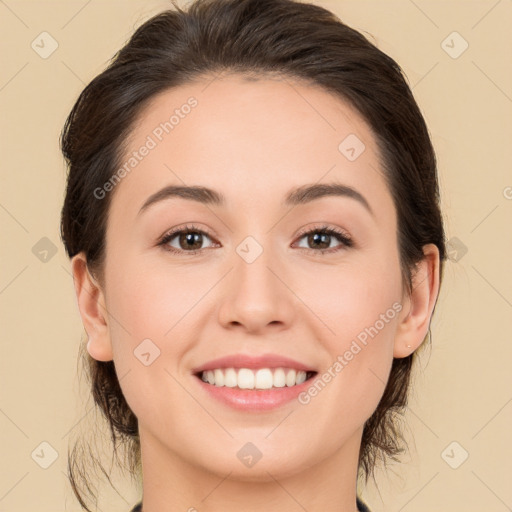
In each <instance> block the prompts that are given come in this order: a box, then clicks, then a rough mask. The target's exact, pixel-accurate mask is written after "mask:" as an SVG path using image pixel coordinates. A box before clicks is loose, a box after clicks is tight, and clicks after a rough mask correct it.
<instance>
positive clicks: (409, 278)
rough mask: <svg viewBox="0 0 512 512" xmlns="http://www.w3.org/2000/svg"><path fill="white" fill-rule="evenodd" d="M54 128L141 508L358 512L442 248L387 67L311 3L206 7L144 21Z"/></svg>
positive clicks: (97, 369) (389, 427)
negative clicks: (361, 480) (360, 486)
mask: <svg viewBox="0 0 512 512" xmlns="http://www.w3.org/2000/svg"><path fill="white" fill-rule="evenodd" d="M61 142H62V150H63V154H64V156H65V158H66V160H67V163H68V165H69V177H68V183H67V192H66V197H65V201H64V206H63V210H62V224H61V231H62V238H63V241H64V244H65V246H66V250H67V252H68V255H69V257H70V258H71V263H72V271H73V276H74V281H75V289H76V294H77V299H78V305H79V309H80V314H81V317H82V321H83V324H84V327H85V329H86V331H87V335H88V341H87V346H86V353H85V354H84V356H85V358H86V362H87V363H88V370H89V372H90V376H91V380H92V391H93V396H94V399H95V402H96V403H97V404H98V405H99V407H100V409H101V410H102V412H103V413H104V415H105V417H106V419H107V420H108V422H109V425H110V427H111V432H112V440H113V442H114V447H115V448H116V447H117V443H118V442H119V441H123V442H124V444H125V446H126V447H127V450H128V465H129V468H130V471H131V472H132V474H133V475H135V476H141V477H142V488H143V496H142V501H141V503H139V504H138V505H136V507H135V508H133V511H138V510H144V512H156V511H158V512H163V511H175V510H190V511H192V510H201V511H202V510H204V511H218V510H222V511H224V512H226V511H229V510H235V509H236V510H244V511H260V510H267V509H268V508H269V505H270V506H271V508H272V510H297V509H298V507H302V508H303V509H305V510H311V511H313V510H332V511H346V512H354V511H356V510H358V511H364V510H368V508H367V505H366V504H365V503H363V501H362V500H361V499H360V498H359V497H358V492H357V483H358V477H362V476H364V477H365V478H366V480H367V479H368V478H369V477H370V476H371V475H373V472H374V469H375V467H376V465H377V462H378V461H379V460H380V459H383V458H384V457H392V458H395V457H396V455H397V454H398V453H399V452H400V451H401V450H402V441H403V440H402V439H401V433H400V430H399V428H398V426H397V424H396V416H397V413H400V412H401V411H402V410H403V409H404V407H405V405H406V403H407V392H408V384H409V379H410V373H411V369H412V362H413V358H414V354H415V351H416V350H417V349H418V348H419V347H421V346H422V344H423V342H424V341H425V339H426V338H427V335H428V330H429V325H430V320H431V317H432V314H433V311H434V308H435V303H436V300H437V296H438V293H439V286H440V282H441V279H442V269H443V263H444V260H445V238H444V231H443V225H442V217H441V213H440V208H439V191H438V182H437V170H436V159H435V154H434V150H433V148H432V144H431V141H430V138H429V134H428V130H427V128H426V125H425V122H424V119H423V117H422V115H421V113H420V111H419V109H418V106H417V105H416V102H415V100H414V98H413V96H412V94H411V91H410V89H409V87H408V86H407V84H406V81H405V79H404V77H403V74H402V72H401V70H400V68H399V66H398V65H397V64H396V63H395V62H394V61H393V60H392V59H391V58H390V57H388V56H387V55H385V54H384V53H382V52H381V51H380V50H378V49H377V48H376V47H375V46H374V45H372V44H371V43H370V42H369V41H367V40H366V39H365V38H364V37H363V36H362V35H361V34H360V33H358V32H357V31H355V30H353V29H351V28H349V27H348V26H346V25H344V24H343V23H342V22H341V21H340V20H339V19H337V18H336V17H335V16H334V15H333V14H331V13H330V12H328V11H327V10H325V9H323V8H321V7H319V6H315V5H312V4H307V3H298V2H295V1H292V0H198V1H196V2H194V3H193V4H192V5H190V7H189V8H188V9H187V10H182V9H180V8H179V7H177V6H175V8H174V9H172V10H169V11H165V12H162V13H160V14H158V15H157V16H155V17H153V18H152V19H150V20H148V21H147V22H145V23H144V24H143V25H142V26H141V27H139V28H138V29H137V31H136V32H135V34H134V35H133V37H132V38H131V39H130V40H129V41H128V43H127V44H126V45H125V46H124V47H123V48H122V49H121V50H120V52H119V53H118V54H117V55H116V56H115V58H114V59H113V61H112V63H111V64H110V66H109V67H108V68H107V69H106V70H105V71H104V72H102V73H101V74H100V75H98V76H97V77H96V78H95V79H94V80H93V81H92V82H91V83H90V84H89V85H88V86H87V87H86V88H85V90H84V91H83V92H82V94H81V95H80V97H79V99H78V100H77V102H76V104H75V106H74V107H73V109H72V111H71V113H70V115H69V117H68V119H67V122H66V125H65V127H64V130H63V134H62V141H61ZM80 464H81V460H80V459H79V457H77V456H76V454H75V453H74V452H73V453H72V454H71V456H70V460H69V465H70V478H71V482H72V485H73V489H74V491H75V494H76V495H77V498H78V499H79V501H80V503H81V505H82V506H83V508H84V509H87V510H90V509H89V508H88V505H87V503H86V500H87V499H86V497H85V495H84V494H83V493H82V491H81V490H80V483H79V481H78V475H79V474H80V475H81V476H84V475H83V472H82V471H81V470H80ZM85 482H86V483H87V477H86V476H85Z"/></svg>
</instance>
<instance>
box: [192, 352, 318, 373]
mask: <svg viewBox="0 0 512 512" xmlns="http://www.w3.org/2000/svg"><path fill="white" fill-rule="evenodd" d="M216 368H253V369H256V368H293V369H295V370H303V371H305V372H315V371H316V370H315V369H314V368H311V367H310V366H308V365H306V364H303V363H301V362H299V361H295V360H294V359H290V358H289V357H285V356H280V355H279V354H263V355H260V356H251V355H246V354H232V355H229V356H225V357H220V358H218V359H213V360H212V361H208V362H207V363H205V364H202V365H201V366H198V367H196V368H194V369H193V370H192V372H193V373H194V374H196V373H201V372H205V371H207V370H215V369H216Z"/></svg>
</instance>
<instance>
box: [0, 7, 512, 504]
mask: <svg viewBox="0 0 512 512" xmlns="http://www.w3.org/2000/svg"><path fill="white" fill-rule="evenodd" d="M316 3H318V4H320V5H323V6H325V7H328V8H330V9H331V10H334V11H335V12H336V13H337V14H338V15H339V16H340V17H341V19H342V20H344V21H345V22H347V23H348V24H349V25H351V26H353V27H354V28H356V29H359V30H361V31H363V32H364V33H366V34H367V35H369V36H370V37H371V39H372V40H373V41H374V42H375V43H376V44H377V45H378V46H379V47H380V48H381V49H382V50H384V51H385V52H387V53H389V54H390V55H391V56H392V57H393V58H395V59H396V60H397V61H398V62H399V64H400V65H401V66H402V67H403V69H404V70H405V72H406V74H407V75H408V78H409V81H410V83H411V86H412V87H413V92H414V94H415V97H416V98H417V101H418V103H419V104H420V107H421V109H422V111H423V112H424V115H425V117H426V120H427V123H428V125H429V128H430V130H431V133H432V137H433V141H434V145H435V147H436V150H437V154H438V159H439V172H440V181H441V187H442V202H443V208H444V215H445V221H446V231H447V237H448V239H450V240H451V242H450V245H451V247H452V249H453V250H452V251H451V258H452V259H451V261H449V262H448V263H447V266H446V275H445V281H444V283H443V287H442V291H441V296H440V299H439V303H438V308H437V312H436V314H435V317H434V320H433V324H432V334H433V344H432V350H431V351H430V353H428V352H427V353H426V355H425V356H424V357H423V358H422V364H421V369H420V371H419V372H417V373H416V376H415V379H414V383H415V385H414V390H413V393H412V395H411V396H412V399H411V404H410V405H411V407H410V410H409V412H408V414H407V416H406V420H407V425H408V430H407V431H408V433H409V434H408V436H409V438H410V439H411V441H410V448H411V451H410V453H409V454H408V455H407V456H406V457H404V463H403V464H402V465H400V466H399V465H396V466H393V467H392V470H391V471H389V472H388V473H387V474H386V473H384V472H380V473H379V475H378V480H377V481H378V488H377V487H375V486H374V485H369V486H368V487H367V488H366V489H362V494H363V496H364V498H365V499H366V500H367V501H368V503H369V505H370V506H371V510H372V512H380V511H384V510H385V511H386V512H394V511H397V512H398V511H403V512H413V511H414V512H432V511H436V512H437V511H448V510H449V511H460V512H462V511H464V512H481V511H483V510H485V511H486V512H502V511H505V510H511V508H512V486H511V485H510V482H511V481H512V442H511V426H512V385H511V384H512V379H511V371H510V362H511V356H512V339H511V335H512V322H511V317H512V278H511V272H510V261H511V260H510V256H511V254H512V237H511V229H510V225H511V222H510V221H511V219H512V199H511V198H512V188H511V187H512V173H511V163H512V149H511V148H512V115H511V114H512V66H511V61H510V58H511V57H510V56H511V49H512V33H511V30H510V26H511V23H512V1H510V0H500V1H496V0H485V1H452V2H445V1H440V0H415V1H414V2H413V1H406V0H403V1H361V0H359V1H344V0H330V1H329V0H322V1H320V0H318V1H317V2H316ZM167 6H168V4H167V3H166V2H157V1H135V0H132V1H123V2H121V1H113V0H108V1H101V0H92V1H91V0H89V1H81V2H76V1H69V0H66V1H44V0H43V1H33V2H28V1H15V0H5V1H0V34H2V36H1V38H2V39H1V44H2V51H1V55H2V57H1V59H2V60H1V66H0V106H1V109H2V117H1V121H0V126H1V133H0V136H1V137H0V140H1V144H2V152H1V168H2V173H1V190H0V223H1V229H2V231H1V238H2V253H1V254H2V260H1V265H0V304H1V329H2V332H1V336H2V357H1V359H0V361H1V362H0V365H1V366H0V368H1V378H2V385H1V388H0V389H1V391H0V393H1V394H0V429H1V433H2V435H1V444H2V449H1V453H2V463H1V469H0V475H1V476H0V512H1V511H12V512H17V511H34V510H37V511H38V512H46V511H52V512H55V511H60V510H67V511H78V510H80V507H79V506H78V503H77V502H76V501H75V499H74V496H73V495H72V492H71V490H70V487H69V485H68V483H67V480H66V476H65V472H66V454H67V448H68V441H70V440H72V439H74V438H76V437H77V436H79V435H81V434H83V432H84V430H87V429H88V428H90V427H89V425H90V424H91V423H92V422H94V421H95V416H94V412H92V409H91V401H90V400H89V399H88V390H87V387H86V384H85V382H79V380H78V377H77V370H76V358H77V350H78V345H79V342H80V339H81V337H82V334H83V332H84V331H83V329H82V324H81V321H80V317H79V314H78V308H77V306H76V301H75V296H74V290H73V285H72V279H71V276H70V273H69V262H68V260H67V258H66V256H65V253H64V249H63V246H62V244H61V242H60V238H59V214H60V208H61V204H62V200H63V191H64V179H65V168H64V163H63V160H62V157H61V155H60V152H59V148H58V136H59V132H60V130H61V128H62V125H63V123H64V120H65V118H66V116H67V114H68V112H69V110H70V108H71V106H72V105H73V103H74V101H75V99H76V97H77V95H78V94H79V92H80V91H81V90H82V88H83V87H84V86H85V84H86V83H87V82H88V81H90V80H91V79H92V78H93V77H94V76H95V75H96V74H98V73H99V72H100V71H101V70H102V69H103V68H104V67H105V65H106V63H107V61H108V59H109V58H110V57H111V56H112V55H113V54H114V53H115V51H117V50H118V49H119V48H120V47H121V45H122V44H123V43H124V42H125V40H126V39H127V38H128V37H129V35H130V34H131V33H132V32H133V30H134V28H135V27H136V26H138V25H139V24H140V23H141V22H142V21H144V20H145V19H147V18H148V17H149V16H151V15H153V14H155V13H157V12H159V11H160V10H162V9H164V8H165V7H167ZM43 31H46V32H48V33H49V34H50V35H51V36H52V37H53V38H54V39H55V40H56V41H57V43H58V48H57V49H56V51H55V52H54V53H53V54H52V55H50V56H49V57H48V58H46V59H43V58H42V57H41V56H40V55H39V54H38V53H36V51H34V50H33V49H32V47H31V43H32V41H34V40H36V42H37V41H38V40H40V38H39V39H37V38H38V36H39V34H41V32H43ZM454 31H456V32H457V33H458V34H459V35H457V34H456V35H450V34H452V32H454ZM448 36H449V37H448ZM44 37H47V36H44ZM447 37H448V39H447ZM445 40H446V42H445V43H443V41H445ZM464 41H466V42H467V43H468V44H469V46H468V48H467V49H466V50H465V51H464V52H463V53H462V54H461V55H460V56H458V57H457V58H453V56H455V55H456V53H458V52H459V51H460V50H461V49H463V45H464ZM48 47H49V46H46V48H48ZM449 53H451V56H450V54H449ZM43 237H47V238H48V239H49V241H51V243H52V244H53V245H54V246H55V251H56V253H55V254H54V255H53V254H52V253H51V252H49V253H48V254H47V255H46V261H42V260H41V258H43V260H44V259H45V254H44V253H41V251H42V250H43V249H41V248H42V247H43V248H44V247H46V248H47V247H48V246H49V242H48V241H47V240H43V241H41V239H42V238H43ZM453 237H456V240H454V238H453ZM38 244H39V245H38ZM45 244H46V245H45ZM34 247H35V249H34ZM466 249H467V253H464V251H465V250H466ZM412 436H414V440H413V439H412ZM454 441H456V442H457V443H458V445H455V446H454V445H452V446H449V445H450V444H451V443H452V442H454ZM42 442H47V443H49V444H50V445H51V447H53V449H54V450H55V451H56V452H57V454H58V457H57V459H56V460H55V462H54V463H53V464H52V465H51V466H50V467H48V468H47V469H43V468H42V467H40V465H39V464H38V463H37V462H36V461H38V462H41V461H43V459H44V458H45V457H46V459H45V460H49V459H48V457H50V454H51V449H50V448H48V447H47V446H46V445H43V447H40V443H42ZM108 446H109V445H107V447H108ZM447 447H448V449H447ZM446 449H447V450H446ZM452 449H453V450H452ZM34 450H35V454H34V456H33V458H32V455H31V454H33V452H34ZM41 450H43V451H42V452H41ZM445 450H446V451H445ZM465 451H467V452H468V454H469V457H468V458H467V460H465V461H464V462H463V463H462V464H461V465H460V466H459V467H458V468H457V469H453V468H452V467H450V465H449V464H448V463H447V462H446V461H448V462H450V464H452V465H457V464H460V462H461V460H462V459H463V456H464V453H465ZM42 453H44V457H43V456H42V455H41V454H42ZM37 454H39V455H40V456H39V458H38V456H37ZM119 482H120V485H119V495H118V494H116V493H115V492H113V491H111V490H109V488H108V487H104V488H101V489H100V491H99V492H101V499H100V509H101V510H104V511H107V510H108V511H117V510H119V511H127V510H129V507H130V506H131V505H132V504H133V503H135V501H136V500H137V499H138V496H139V492H140V490H139V489H136V488H135V487H134V486H133V484H131V483H130V482H129V480H126V482H125V483H123V481H122V480H119ZM297 510H299V508H297ZM309 512H315V511H309Z"/></svg>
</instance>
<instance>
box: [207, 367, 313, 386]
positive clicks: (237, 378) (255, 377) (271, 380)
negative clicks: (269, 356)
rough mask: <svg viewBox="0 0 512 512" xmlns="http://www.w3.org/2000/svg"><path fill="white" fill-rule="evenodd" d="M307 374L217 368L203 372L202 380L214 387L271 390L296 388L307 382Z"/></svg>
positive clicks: (285, 371) (273, 370)
mask: <svg viewBox="0 0 512 512" xmlns="http://www.w3.org/2000/svg"><path fill="white" fill-rule="evenodd" d="M306 377H307V375H306V372H305V371H302V370H298V371H296V370H294V369H292V368H260V369H258V370H251V369H249V368H240V369H239V370H238V372H237V370H236V369H235V368H216V369H215V370H207V371H205V372H202V374H201V379H202V380H203V381H204V382H208V383H209V384H213V385H214V386H218V387H222V386H226V387H229V388H234V387H239V388H240V389H270V388H272V387H274V388H282V387H284V386H289V387H290V386H296V385H298V384H302V383H303V382H304V381H305V380H306Z"/></svg>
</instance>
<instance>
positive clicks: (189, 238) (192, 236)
mask: <svg viewBox="0 0 512 512" xmlns="http://www.w3.org/2000/svg"><path fill="white" fill-rule="evenodd" d="M200 236H201V235H200V233H187V234H186V235H184V237H185V241H186V246H187V247H188V248H191V247H192V246H193V245H194V241H195V238H196V237H200ZM199 245H201V244H200V243H199Z"/></svg>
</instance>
